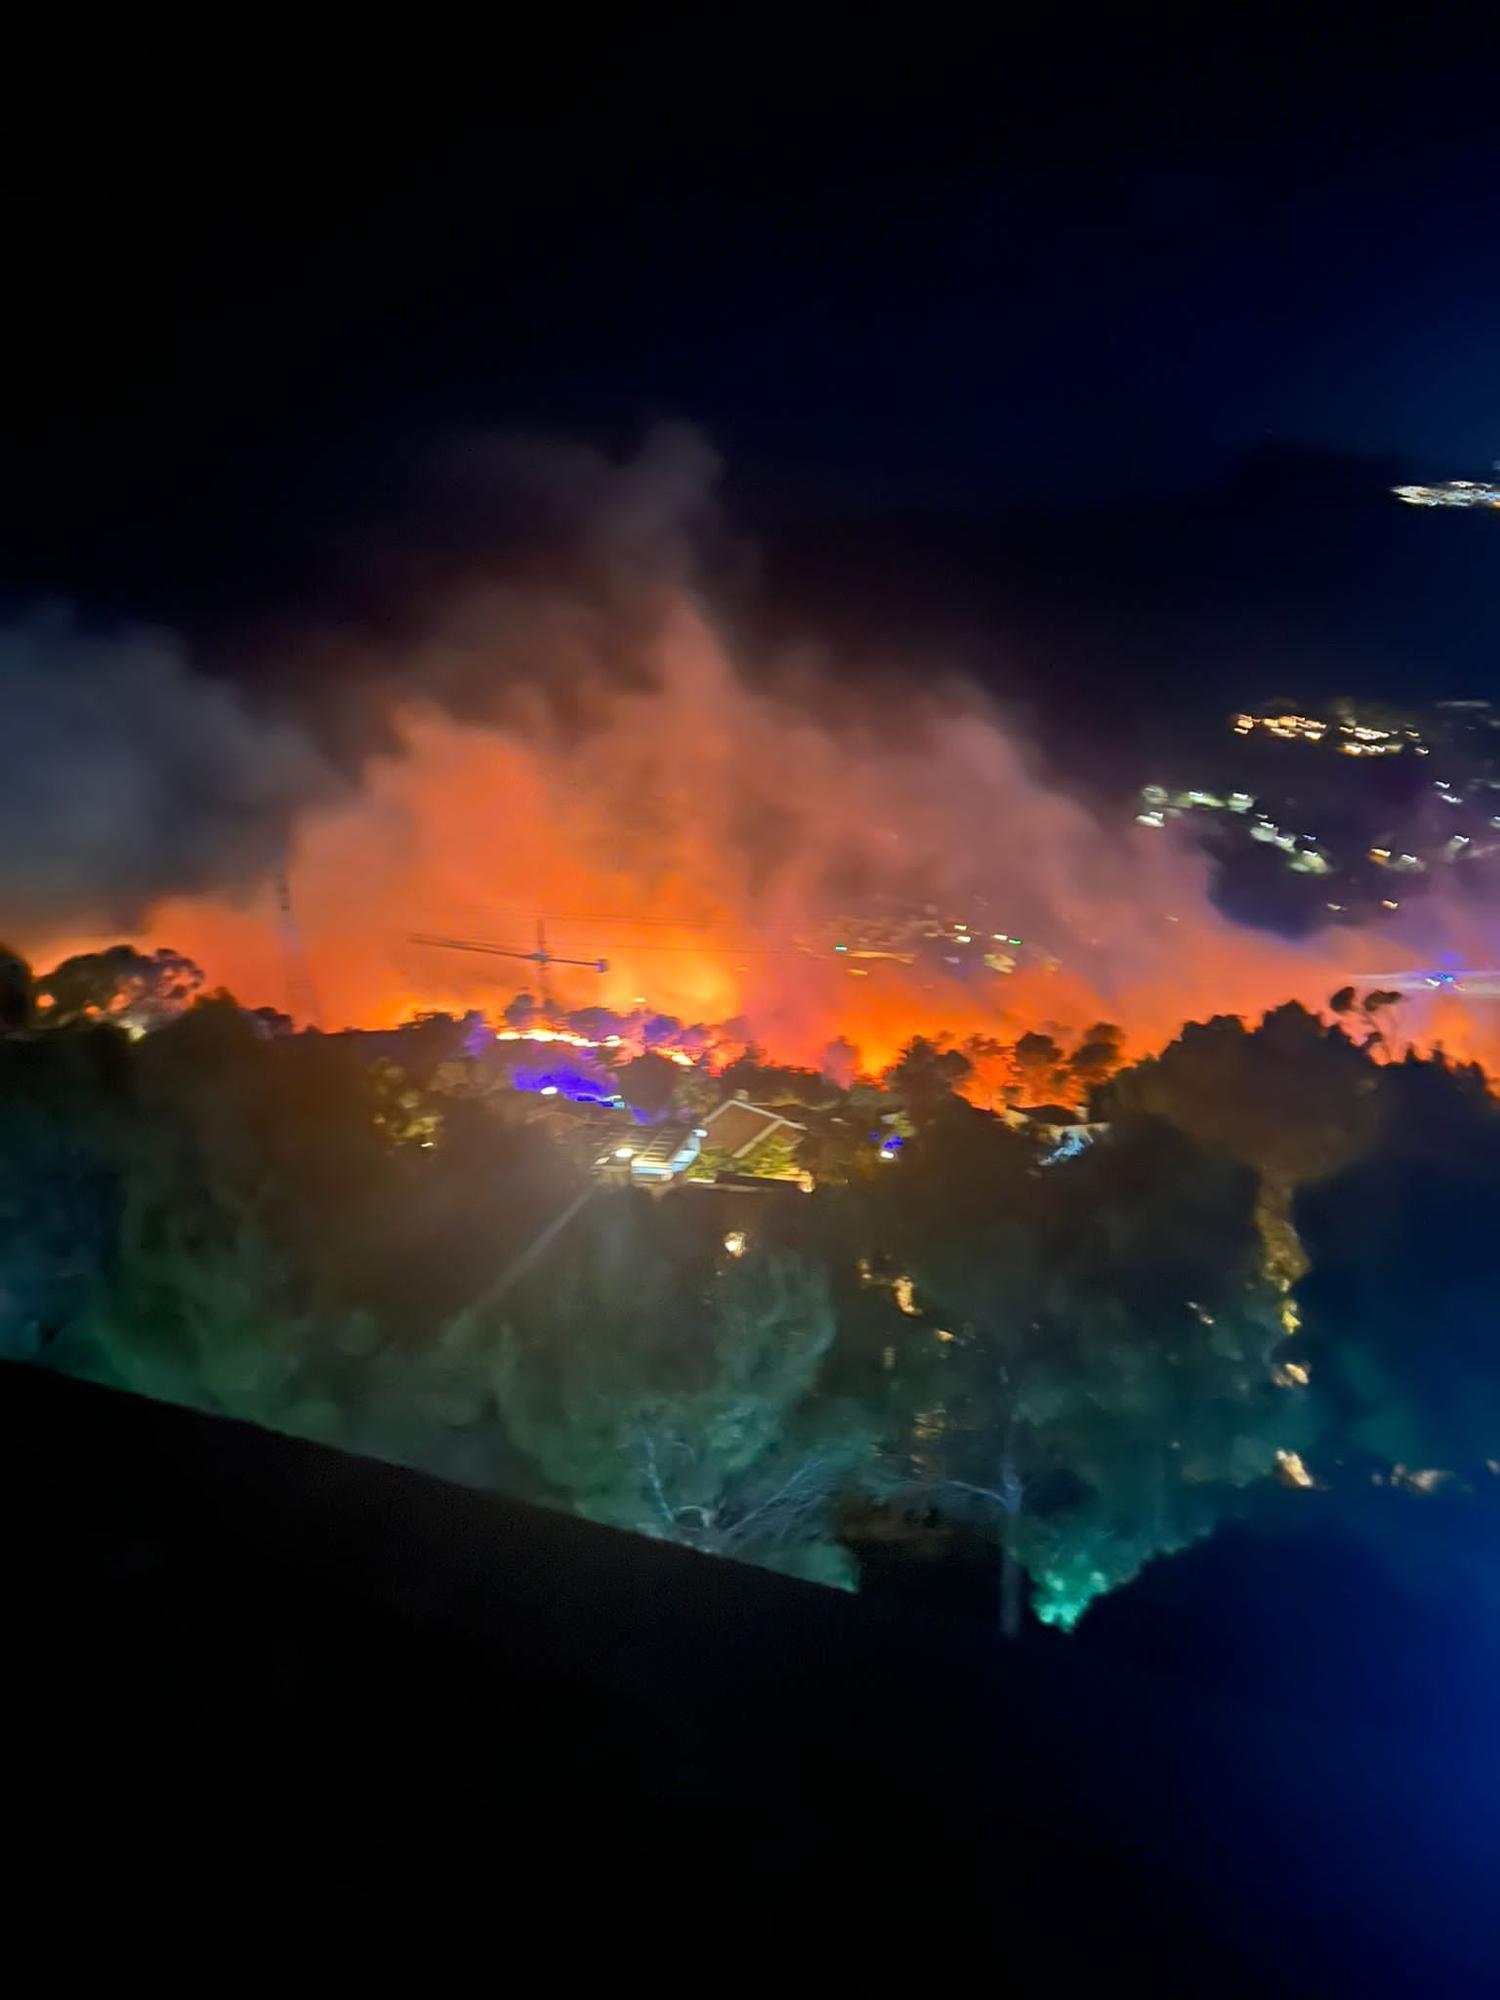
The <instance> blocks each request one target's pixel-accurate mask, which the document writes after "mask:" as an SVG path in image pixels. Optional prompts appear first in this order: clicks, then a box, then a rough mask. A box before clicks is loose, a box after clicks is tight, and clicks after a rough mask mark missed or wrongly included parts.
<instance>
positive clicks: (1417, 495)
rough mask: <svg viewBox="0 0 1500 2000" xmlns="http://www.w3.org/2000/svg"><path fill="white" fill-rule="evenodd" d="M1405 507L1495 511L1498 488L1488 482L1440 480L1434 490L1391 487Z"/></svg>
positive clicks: (1499, 504) (1499, 496)
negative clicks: (1479, 508) (1490, 509)
mask: <svg viewBox="0 0 1500 2000" xmlns="http://www.w3.org/2000/svg"><path fill="white" fill-rule="evenodd" d="M1391 491H1392V492H1393V493H1394V494H1395V496H1396V498H1397V499H1398V500H1404V501H1405V502H1406V504H1407V506H1408V507H1497V508H1500V484H1497V483H1496V482H1495V481H1494V480H1492V479H1444V480H1441V481H1439V482H1438V484H1437V485H1435V486H1393V487H1392V488H1391Z"/></svg>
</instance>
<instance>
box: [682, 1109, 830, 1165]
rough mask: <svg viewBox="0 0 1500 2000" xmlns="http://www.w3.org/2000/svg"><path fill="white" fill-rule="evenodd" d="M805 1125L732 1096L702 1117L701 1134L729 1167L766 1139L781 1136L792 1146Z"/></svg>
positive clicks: (797, 1141) (800, 1136) (803, 1130)
mask: <svg viewBox="0 0 1500 2000" xmlns="http://www.w3.org/2000/svg"><path fill="white" fill-rule="evenodd" d="M806 1130H807V1127H806V1126H805V1125H799V1124H797V1122H796V1121H795V1120H794V1119H791V1118H784V1117H783V1116H782V1115H781V1113H780V1112H779V1111H768V1110H766V1109H765V1108H764V1107H763V1106H761V1105H759V1104H750V1103H748V1102H747V1101H746V1099H744V1098H743V1097H731V1098H729V1099H727V1100H726V1101H725V1102H724V1103H723V1104H721V1105H720V1106H719V1107H718V1109H717V1110H716V1111H711V1112H710V1113H709V1114H708V1117H707V1118H706V1119H705V1120H704V1121H703V1128H702V1136H703V1138H704V1140H705V1142H706V1143H707V1144H708V1145H709V1146H711V1147H712V1148H713V1150H714V1151H715V1152H716V1153H721V1154H723V1155H724V1156H725V1157H726V1158H727V1159H728V1161H729V1164H730V1166H731V1168H733V1167H734V1166H735V1165H736V1163H737V1162H739V1161H743V1160H746V1159H748V1158H749V1156H750V1155H751V1154H752V1153H753V1152H754V1151H755V1149H756V1147H757V1146H760V1145H763V1144H764V1143H765V1141H766V1140H767V1139H771V1138H776V1137H780V1138H782V1139H784V1140H786V1141H788V1142H789V1143H790V1145H791V1146H792V1147H793V1148H795V1147H796V1146H797V1145H798V1144H800V1142H801V1139H802V1135H803V1134H804V1133H805V1132H806Z"/></svg>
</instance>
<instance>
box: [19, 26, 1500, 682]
mask: <svg viewBox="0 0 1500 2000" xmlns="http://www.w3.org/2000/svg"><path fill="white" fill-rule="evenodd" d="M1481 20H1482V16H1481V15H1480V13H1479V12H1478V11H1476V12H1475V13H1474V14H1473V15H1472V16H1470V15H1466V14H1461V13H1459V12H1456V11H1454V10H1446V12H1444V13H1441V14H1440V16H1439V18H1438V20H1437V23H1436V24H1434V22H1433V21H1432V20H1428V21H1426V22H1424V23H1423V24H1422V26H1421V28H1420V30H1418V29H1417V28H1415V27H1414V28H1413V29H1412V30H1410V31H1409V32H1407V33H1404V34H1402V35H1396V36H1388V35H1386V34H1385V32H1384V30H1379V31H1377V29H1376V28H1375V27H1374V26H1372V24H1371V23H1369V22H1368V21H1365V22H1363V23H1362V24H1360V25H1359V26H1358V27H1357V29H1355V30H1354V31H1353V32H1352V33H1350V34H1349V35H1347V36H1343V35H1338V34H1332V33H1326V32H1320V31H1316V30H1309V29H1307V28H1303V29H1301V30H1300V31H1298V33H1297V34H1296V35H1294V36H1290V37H1272V36H1269V35H1267V36H1264V37H1261V36H1258V35H1257V36H1251V37H1247V38H1244V39H1240V40H1235V39H1229V38H1225V37H1224V36H1223V35H1222V34H1221V33H1217V32H1215V38H1214V39H1211V40H1209V39H1204V38H1202V37H1200V38H1199V39H1196V40H1188V41H1181V40H1175V39H1169V38H1165V37H1163V38H1160V39H1157V40H1155V41H1154V42H1153V41H1150V40H1142V39H1139V38H1137V37H1134V36H1127V35H1124V34H1121V35H1119V36H1117V38H1116V39H1114V40H1113V41H1109V42H1101V41H1098V40H1095V39H1093V38H1092V37H1085V36H1084V35H1083V34H1082V32H1081V31H1080V32H1079V33H1078V34H1073V33H1071V32H1070V33H1068V34H1066V35H1060V36H1058V37H1057V38H1056V40H1055V41H1054V42H1053V43H1052V44H1051V45H1050V46H1047V47H1045V48H1043V47H1038V46H1033V45H1031V44H1029V43H1025V42H1022V41H1012V42H1010V43H1008V44H1007V43H1006V41H1005V40H1004V38H1002V40H1001V45H1000V46H999V47H996V48H992V47H990V46H989V45H988V43H987V42H985V43H980V42H978V41H976V42H974V43H973V44H966V43H964V42H963V41H962V40H959V39H954V40H947V39H945V40H943V41H942V42H941V43H940V44H939V41H938V37H937V36H935V35H933V36H927V37H924V38H923V41H924V46H923V47H921V48H920V49H914V48H912V47H911V46H909V45H908V43H907V42H906V41H905V40H904V39H902V38H899V37H897V38H893V39H888V40H877V39H874V38H854V37H844V38H841V39H839V40H838V41H836V42H827V43H824V44H822V45H821V46H816V47H815V46H813V44H812V41H811V39H810V38H805V37H803V36H802V35H801V34H798V35H797V36H795V37H791V38H783V37H782V36H781V35H780V34H779V32H778V31H777V30H776V29H775V28H774V27H773V26H771V25H768V24H763V23H759V22H751V21H749V20H744V21H741V22H739V23H738V24H737V25H736V27H735V29H734V32H733V33H732V34H728V35H723V36H722V38H716V39H713V40H710V38H708V37H707V36H706V35H704V36H700V37H693V36H686V37H685V36H682V35H677V34H674V35H672V36H658V37H652V36H650V35H648V34H646V33H645V32H644V31H638V32H636V33H634V34H622V33H620V32H618V31H616V33H615V34H614V35H613V36H612V37H611V36H606V37H604V38H603V39H598V38H596V37H595V36H594V34H593V32H592V31H589V32H588V33H584V32H583V31H582V30H581V29H580V30H578V31H577V32H576V33H573V34H570V35H567V36H561V37H559V38H558V39H557V40H556V41H554V42H553V43H552V44H551V45H550V46H547V47H543V46H540V45H538V44H536V43H534V42H533V41H532V40H530V39H526V40H525V41H524V42H522V43H518V44H517V45H516V46H514V47H511V48H506V47H501V48H500V49H498V50H490V49H485V50H483V51H481V49H480V48H479V47H478V45H477V44H476V45H475V46H473V47H465V46H463V45H460V44H455V45H453V46H452V47H446V48H443V49H441V50H437V51H434V50H432V49H429V50H428V51H427V52H426V53H425V54H423V55H421V56H415V55H412V56H410V57H409V52H408V51H406V50H405V49H403V48H402V47H399V46H389V45H387V46H373V45H372V46H361V47H359V48H355V47H352V46H350V45H348V44H347V43H342V42H338V41H335V40H333V39H332V38H329V39H326V40H321V41H319V40H315V39H313V38H308V37H303V38H301V39H298V40H296V41H293V42H291V43H287V44H281V43H279V42H277V41H276V40H275V39H274V38H272V37H270V36H267V35H264V34H260V33H257V32H254V31H249V30H243V31H240V32H239V33H238V34H237V35H230V36H229V37H228V38H227V39H225V38H221V39H220V40H219V41H218V43H217V44H216V45H215V47H214V49H213V50H212V51H208V50H205V51H203V52H202V53H201V54H200V55H198V56H197V57H196V58H195V57H194V56H193V55H192V53H191V52H185V51H184V49H183V48H182V47H181V46H179V45H176V44H174V45H172V47H171V49H170V50H166V49H163V50H160V51H157V50H153V49H151V48H149V47H143V46H142V45H140V44H139V43H131V44H129V45H128V46H122V47H121V48H119V49H118V50H113V51H108V52H105V53H103V54H100V53H98V52H95V53H94V54H92V55H90V56H88V57H86V58H84V57H80V56H79V55H78V54H77V53H76V52H73V51H71V50H69V49H68V48H67V47H66V46H65V45H63V44H62V43H61V42H58V43H55V44H51V45H49V47H48V49H47V51H46V52H45V54H44V55H42V56H39V57H38V60H37V67H36V72H35V78H34V80H35V84H36V88H35V90H34V91H32V92H28V93H26V97H27V104H26V107H25V109H24V110H23V112H22V116H21V119H20V123H19V131H18V135H17V134H13V143H14V144H15V145H16V147H17V159H18V163H19V168H20V171H19V173H17V174H13V175H12V176H10V187H9V197H8V199H9V215H8V224H9V229H8V235H9V240H10V245H11V247H10V250H9V252H8V261H9V263H10V266H11V273H10V275H11V281H12V282H11V291H12V297H13V310H12V312H11V314H10V315H8V317H9V319H10V320H11V331H12V332H13V333H18V334H19V353H18V355H15V356H13V358H12V362H11V365H10V367H9V369H8V370H7V372H6V374H5V377H4V387H3V390H0V409H3V452H4V460H5V466H6V477H5V482H4V497H3V504H0V580H3V582H4V583H5V584H6V585H7V586H9V588H10V589H11V591H12V592H13V594H14V597H15V599H16V601H18V602H21V603H26V602H29V601H33V600H34V599H35V598H36V597H37V596H39V595H52V596H63V597H66V598H68V599H70V600H71V601H73V602H75V603H79V604H82V605H83V606H84V607H85V608H87V609H90V610H97V611H99V612H101V613H103V614H106V615H124V616H145V617H151V618H155V619H160V620H164V621H166V622H168V623H171V624H173V625H175V626H177V627H179V628H180V629H182V630H184V631H185V632H186V633H187V634H188V635H189V637H190V638H191V639H193V640H194V641H195V642H197V643H198V644H199V645H201V646H202V647H203V648H204V649H206V652H207V653H208V654H210V655H211V654H212V653H213V651H214V650H215V649H216V648H217V649H218V650H220V651H221V652H223V653H225V654H226V656H227V655H229V654H232V653H234V651H235V649H236V647H243V646H244V645H245V642H246V640H247V635H251V634H253V633H254V632H256V631H257V630H259V629H261V627H262V626H263V625H264V623H265V621H267V620H274V619H277V618H280V617H283V616H285V615H288V614H291V615H297V614H299V613H301V612H304V611H305V610H307V609H308V608H309V607H315V608H316V610H317V611H318V612H319V613H320V614H323V615H327V614H329V613H330V612H332V613H333V614H334V615H337V613H338V611H339V608H340V606H341V605H342V604H344V603H346V602H350V601H352V600H353V598H354V597H356V596H357V595H358V594H359V592H360V590H361V588H363V587H365V586H367V585H368V574H363V575H362V572H368V571H369V570H370V568H371V567H372V566H373V559H374V555H375V552H376V551H378V550H380V549H381V548H383V547H386V546H388V545H390V544H391V543H392V542H393V541H394V540H397V539H401V538H407V539H416V540H421V539H422V538H424V537H426V538H428V539H429V540H433V541H438V542H441V541H442V540H443V539H444V537H445V536H457V537H458V538H459V539H462V538H463V536H464V535H465V534H468V535H471V536H472V535H473V534H474V532H475V530H474V524H473V523H472V522H469V523H466V524H465V523H460V524H458V525H455V524H454V522H453V521H452V520H450V519H449V518H448V504H447V501H446V499H445V497H444V496H443V494H441V493H440V492H437V491H436V490H435V489H434V488H433V487H432V485H431V482H430V474H429V467H430V462H431V454H432V452H433V450H434V449H435V448H437V447H440V446H442V445H444V444H447V443H451V441H452V440H454V439H463V438H468V437H477V436H483V435H486V434H491V433H514V432H516V431H521V432H527V433H538V432H540V433H547V434H554V435H561V436H564V437H572V438H576V439H581V440H586V441H588V442H590V443H593V444H597V445H602V446H604V447H606V448H609V449H613V450H618V451H622V452H623V451H626V450H630V449H633V448H634V447H635V446H636V445H637V444H638V443H639V440H640V437H641V435H642V434H643V432H644V431H645V430H646V429H647V428H648V427H649V426H650V425H651V424H652V423H653V422H654V421H657V420H662V419H669V420H684V421H687V422H689V423H691V424H694V425H696V426H698V427H700V428H701V429H702V430H703V432H704V433H705V434H706V435H707V436H708V437H709V438H710V439H711V440H712V442H713V444H714V445H715V447H716V448H717V449H718V451H719V452H720V453H721V455H722V457H723V460H724V463H725V479H724V489H723V490H724V498H725V502H726V513H727V514H728V516H729V517H730V518H732V519H733V521H734V522H735V524H736V526H737V528H738V529H740V530H742V531H743V532H744V533H745V535H746V536H747V537H750V538H753V539H754V541H755V543H756V545H757V547H758V548H759V550H760V552H761V561H762V564H763V578H764V581H765V583H766V586H767V588H766V589H765V591H764V594H763V595H764V601H765V602H766V603H767V604H769V605H770V606H771V607H772V612H771V615H772V616H780V617H784V618H785V619H786V620H787V621H789V622H795V621H796V620H798V619H801V618H804V617H808V618H816V619H817V620H819V621H820V622H821V623H822V625H823V626H824V628H825V629H826V630H828V631H829V633H830V634H832V635H833V636H834V637H835V638H837V637H839V636H840V635H842V636H843V637H845V638H847V639H848V640H849V642H850V644H851V645H853V646H856V647H857V645H858V643H859V642H860V639H861V637H862V634H863V633H864V631H865V630H866V629H879V630H880V631H881V632H882V634H883V635H884V636H885V638H886V640H887V641H888V642H890V643H895V642H896V641H899V639H900V638H901V637H902V635H903V634H904V633H908V632H909V633H911V634H916V633H918V632H921V633H923V634H925V635H927V636H929V637H930V636H931V635H932V634H933V633H934V632H941V633H943V634H945V635H947V634H951V635H954V636H956V638H957V639H958V640H959V641H960V642H961V643H962V644H964V645H966V646H967V647H968V648H969V649H970V651H971V653H972V654H973V656H974V657H975V658H976V660H977V661H978V662H979V663H980V665H981V667H982V669H983V670H984V671H987V672H990V673H992V674H993V675H994V676H995V677H996V678H997V680H999V681H1000V682H1002V683H1005V684H1007V685H1009V686H1012V687H1020V688H1022V689H1024V688H1025V687H1026V686H1027V685H1028V684H1029V683H1033V682H1035V681H1037V680H1038V679H1043V680H1046V681H1047V683H1048V686H1049V688H1050V689H1051V690H1052V692H1053V693H1056V692H1057V691H1058V690H1059V689H1061V690H1063V691H1064V692H1067V691H1069V690H1073V691H1076V690H1078V689H1081V688H1084V687H1088V688H1091V689H1100V688H1103V689H1105V690H1106V691H1107V692H1108V693H1109V695H1110V697H1111V700H1112V702H1113V705H1114V707H1115V709H1116V710H1117V711H1118V712H1119V714H1120V715H1124V714H1125V712H1126V711H1127V710H1129V709H1130V708H1131V706H1132V703H1133V700H1134V696H1135V694H1136V693H1137V692H1138V691H1139V690H1140V688H1141V685H1142V684H1143V682H1144V680H1145V679H1146V678H1147V677H1148V676H1150V677H1160V678H1163V679H1164V680H1165V682H1166V683H1167V684H1169V685H1181V686H1183V687H1185V688H1191V689H1192V690H1194V691H1195V693H1196V694H1202V693H1204V692H1205V691H1207V693H1208V695H1209V696H1210V697H1211V699H1212V700H1214V701H1219V700H1220V699H1221V698H1222V699H1223V700H1228V701H1237V700H1239V699H1241V698H1244V699H1250V698H1253V697H1255V696H1256V695H1258V694H1262V693H1265V692H1267V691H1268V690H1272V689H1276V690H1284V689H1290V688H1307V689H1308V690H1309V691H1310V692H1317V691H1321V690H1322V689H1323V688H1324V687H1328V688H1337V687H1342V686H1352V685H1355V684H1359V685H1360V686H1363V687H1366V688H1368V689H1370V690H1371V691H1374V689H1376V688H1377V687H1386V688H1397V687H1405V686H1407V684H1408V682H1409V680H1410V678H1411V676H1412V675H1413V674H1416V675H1419V676H1421V677H1423V678H1424V679H1425V680H1426V681H1429V682H1430V683H1431V686H1430V691H1431V692H1434V693H1442V692H1461V693H1472V692H1484V691H1486V690H1487V688H1488V685H1489V683H1488V679H1487V676H1490V675H1492V674H1493V671H1494V668H1493V661H1494V656H1495V649H1494V645H1493V635H1494V632H1495V629H1496V617H1497V614H1500V594H1497V590H1496V584H1495V581H1494V578H1495V575H1496V564H1495V561H1494V555H1495V551H1496V543H1495V534H1496V529H1495V525H1494V523H1493V522H1492V521H1488V520H1474V519H1468V518H1461V519H1455V518H1452V517H1450V518H1447V519H1442V520H1432V519H1425V518H1424V519H1414V518H1413V517H1412V516H1410V515H1409V514H1407V513H1406V512H1405V510H1401V509H1399V508H1396V507H1395V506H1394V504H1393V503H1390V502H1389V501H1388V500H1387V499H1386V497H1385V488H1386V485H1387V484H1388V481H1389V477H1390V476H1391V475H1392V474H1393V473H1396V472H1400V471H1402V470H1407V469H1411V470H1416V471H1426V472H1431V473H1433V474H1435V475H1437V476H1451V475H1459V474H1471V475H1472V474H1475V473H1480V472H1483V471H1484V470H1485V469H1486V468H1487V467H1488V465H1489V464H1490V462H1491V461H1492V460H1493V459H1495V458H1496V457H1500V371H1497V369H1496V367H1495V355H1496V352H1497V340H1496V334H1497V331H1500V256H1497V255H1496V250H1497V243H1496V235H1497V225H1496V215H1497V206H1496V197H1497V194H1500V147H1497V144H1496V141H1495V138H1494V129H1493V115H1492V112H1493V106H1492V102H1491V101H1490V100H1491V96H1492V81H1493V76H1494V68H1493V56H1494V54H1495V52H1496V45H1495V43H1494V41H1493V40H1492V39H1489V38H1488V37H1487V35H1486V33H1485V30H1484V29H1483V27H1482V26H1481V25H1479V24H1480V23H1481ZM1309 454H1312V456H1309ZM501 532H502V531H501V529H500V528H498V527H497V528H496V529H495V533H496V534H497V535H499V534H500V533H501ZM249 650H250V651H253V650H254V648H253V645H251V646H250V647H249Z"/></svg>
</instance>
